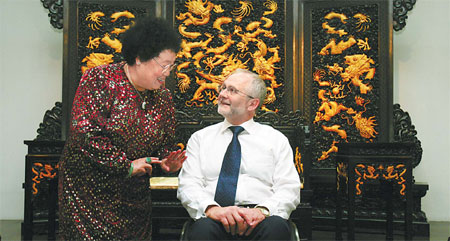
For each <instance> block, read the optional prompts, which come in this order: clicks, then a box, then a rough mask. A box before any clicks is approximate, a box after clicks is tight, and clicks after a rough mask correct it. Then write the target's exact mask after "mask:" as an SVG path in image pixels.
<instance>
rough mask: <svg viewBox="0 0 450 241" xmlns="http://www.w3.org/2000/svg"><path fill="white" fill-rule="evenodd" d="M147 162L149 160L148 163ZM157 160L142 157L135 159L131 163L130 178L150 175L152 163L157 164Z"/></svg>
mask: <svg viewBox="0 0 450 241" xmlns="http://www.w3.org/2000/svg"><path fill="white" fill-rule="evenodd" d="M148 160H151V161H150V162H149V161H148ZM157 160H158V158H155V157H143V158H139V159H136V160H134V161H133V162H132V165H133V172H132V173H131V176H142V175H145V174H148V175H152V170H153V168H152V163H153V162H155V163H158V161H157Z"/></svg>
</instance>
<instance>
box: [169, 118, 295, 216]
mask: <svg viewBox="0 0 450 241" xmlns="http://www.w3.org/2000/svg"><path fill="white" fill-rule="evenodd" d="M230 126H231V124H230V123H229V122H227V121H226V120H225V121H224V122H221V123H218V124H215V125H211V126H208V127H206V128H204V129H202V130H199V131H197V132H195V133H194V134H193V135H192V136H191V138H190V139H189V141H188V143H187V148H186V150H187V152H186V156H187V159H186V161H185V162H184V163H183V167H182V169H181V172H180V174H179V176H178V179H179V186H178V192H177V197H178V199H180V201H181V203H182V204H183V206H184V207H185V208H186V210H187V211H188V213H189V215H190V216H191V217H192V218H194V219H199V218H201V217H205V209H206V208H207V207H208V206H209V205H218V206H220V205H219V204H217V203H216V202H215V201H214V194H215V192H216V186H217V180H218V178H219V173H220V169H221V167H222V161H223V157H224V155H225V151H226V149H227V147H228V145H229V143H230V142H231V139H232V137H233V133H232V131H231V130H230V129H228V127H230ZM241 126H242V127H244V129H245V130H244V131H243V132H242V133H241V134H239V136H238V138H239V142H240V144H241V153H242V159H241V167H240V171H239V179H238V184H237V190H236V199H235V205H246V204H257V205H258V206H264V207H266V208H268V209H269V211H270V215H277V216H280V217H282V218H284V219H288V218H289V216H290V214H291V212H292V211H293V210H294V209H295V208H296V207H297V205H298V204H299V203H300V179H299V176H298V173H297V171H296V169H295V166H294V161H293V156H294V155H293V152H292V148H291V146H290V144H289V141H288V139H287V138H286V136H284V135H283V134H282V133H281V132H280V131H278V130H276V129H274V128H272V127H270V126H268V125H263V124H260V123H257V122H255V121H254V120H253V119H251V120H249V121H247V122H245V123H243V124H242V125H241Z"/></svg>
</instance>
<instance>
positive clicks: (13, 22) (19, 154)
mask: <svg viewBox="0 0 450 241" xmlns="http://www.w3.org/2000/svg"><path fill="white" fill-rule="evenodd" d="M47 14H48V10H46V9H45V8H44V7H43V6H42V3H41V1H37V0H0V28H1V29H0V73H1V74H0V166H1V168H0V219H23V205H24V204H23V200H24V191H23V189H22V183H23V182H24V174H25V171H24V170H25V155H26V153H27V147H26V146H25V145H24V144H23V141H24V140H32V139H34V138H35V137H36V135H37V132H36V130H37V128H38V127H39V123H41V122H42V119H43V117H44V113H45V111H46V110H49V109H51V108H52V107H53V106H54V104H55V102H56V101H61V98H62V97H61V94H62V92H61V89H62V81H61V79H62V55H63V35H62V31H61V30H59V31H57V30H55V29H54V28H53V27H52V26H51V25H50V21H49V18H48V17H47Z"/></svg>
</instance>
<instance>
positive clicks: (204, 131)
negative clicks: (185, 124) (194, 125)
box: [193, 122, 223, 135]
mask: <svg viewBox="0 0 450 241" xmlns="http://www.w3.org/2000/svg"><path fill="white" fill-rule="evenodd" d="M222 125H223V122H219V123H216V124H212V125H209V126H206V127H203V128H202V129H200V130H198V131H196V132H194V134H193V135H207V134H211V133H212V132H216V131H218V130H219V129H220V127H221V126H222Z"/></svg>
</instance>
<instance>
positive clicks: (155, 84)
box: [133, 49, 176, 91]
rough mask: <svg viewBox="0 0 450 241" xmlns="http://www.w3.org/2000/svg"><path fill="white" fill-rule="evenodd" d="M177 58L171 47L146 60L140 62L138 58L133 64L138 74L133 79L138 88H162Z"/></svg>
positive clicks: (140, 89)
mask: <svg viewBox="0 0 450 241" xmlns="http://www.w3.org/2000/svg"><path fill="white" fill-rule="evenodd" d="M175 58H176V53H174V52H173V51H172V50H169V49H166V50H163V51H161V53H160V54H159V55H158V56H156V57H154V58H152V59H149V60H147V61H145V62H140V60H139V58H138V59H137V60H136V64H135V65H134V66H133V67H135V69H136V75H137V78H136V80H134V79H133V82H134V84H135V86H136V89H138V90H139V91H142V90H144V89H147V90H156V89H159V88H161V86H162V85H164V82H165V81H166V77H167V76H169V75H170V71H171V70H172V69H173V66H174V62H175Z"/></svg>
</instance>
